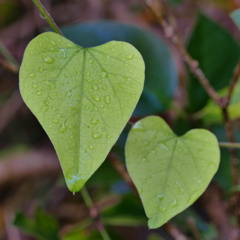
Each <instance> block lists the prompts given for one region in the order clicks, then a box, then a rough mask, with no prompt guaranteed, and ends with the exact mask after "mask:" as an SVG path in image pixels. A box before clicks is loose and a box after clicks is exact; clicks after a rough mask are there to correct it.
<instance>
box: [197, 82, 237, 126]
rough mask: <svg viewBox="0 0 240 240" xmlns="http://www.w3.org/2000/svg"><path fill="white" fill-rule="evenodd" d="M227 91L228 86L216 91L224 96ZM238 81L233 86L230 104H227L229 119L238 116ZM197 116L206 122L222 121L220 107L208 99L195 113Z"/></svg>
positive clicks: (210, 123)
mask: <svg viewBox="0 0 240 240" xmlns="http://www.w3.org/2000/svg"><path fill="white" fill-rule="evenodd" d="M228 92H229V87H226V88H224V89H221V90H220V91H218V94H219V96H222V97H223V96H226V95H227V93H228ZM239 108H240V82H239V81H238V82H237V84H236V85H235V87H234V90H233V93H232V97H231V100H230V104H229V106H228V113H229V118H230V119H231V120H234V119H237V118H239V117H240V111H239ZM197 116H198V117H199V118H201V120H202V121H203V122H204V123H205V124H207V125H212V124H221V123H222V122H223V115H222V109H221V108H220V107H219V106H217V105H216V103H215V102H214V101H213V100H212V99H209V101H208V103H207V105H206V106H205V107H204V108H203V109H202V110H201V111H200V112H199V113H197Z"/></svg>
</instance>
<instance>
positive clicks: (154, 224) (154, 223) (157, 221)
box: [148, 213, 165, 229]
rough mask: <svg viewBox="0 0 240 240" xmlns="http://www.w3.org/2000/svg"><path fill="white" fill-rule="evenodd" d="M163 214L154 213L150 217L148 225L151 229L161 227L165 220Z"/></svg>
mask: <svg viewBox="0 0 240 240" xmlns="http://www.w3.org/2000/svg"><path fill="white" fill-rule="evenodd" d="M163 220H164V219H163V216H162V215H160V214H159V213H156V214H154V216H153V217H152V218H149V220H148V227H149V229H156V228H159V227H161V226H162V225H163V224H164V223H165V221H163Z"/></svg>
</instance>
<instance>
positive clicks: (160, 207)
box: [159, 205, 167, 213]
mask: <svg viewBox="0 0 240 240" xmlns="http://www.w3.org/2000/svg"><path fill="white" fill-rule="evenodd" d="M159 211H160V212H162V213H166V212H167V209H166V208H165V207H163V206H162V205H159Z"/></svg>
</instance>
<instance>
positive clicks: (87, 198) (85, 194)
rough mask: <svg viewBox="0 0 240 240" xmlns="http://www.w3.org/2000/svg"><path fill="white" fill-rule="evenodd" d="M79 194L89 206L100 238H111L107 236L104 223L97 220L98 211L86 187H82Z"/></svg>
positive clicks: (106, 239)
mask: <svg viewBox="0 0 240 240" xmlns="http://www.w3.org/2000/svg"><path fill="white" fill-rule="evenodd" d="M81 194H82V197H83V200H84V202H85V204H86V205H87V207H88V208H89V211H90V215H91V217H92V218H93V219H94V220H95V224H96V226H97V229H98V231H99V233H100V234H101V236H102V239H103V240H111V238H110V237H109V235H108V233H107V231H106V229H105V228H104V225H103V224H102V222H101V221H100V220H99V212H98V210H97V209H96V208H95V206H94V203H93V201H92V199H91V197H90V195H89V193H88V191H87V189H86V187H83V188H82V190H81Z"/></svg>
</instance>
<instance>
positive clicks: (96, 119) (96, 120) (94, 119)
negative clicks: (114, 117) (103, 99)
mask: <svg viewBox="0 0 240 240" xmlns="http://www.w3.org/2000/svg"><path fill="white" fill-rule="evenodd" d="M91 123H92V124H98V123H99V119H98V118H92V119H91Z"/></svg>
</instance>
